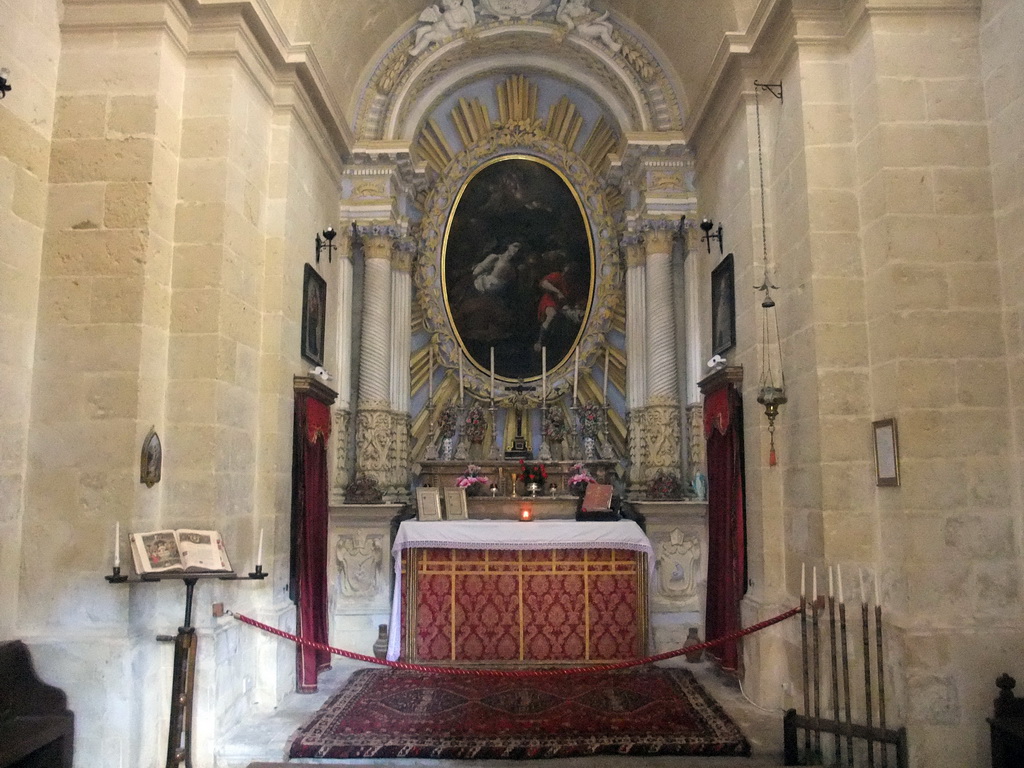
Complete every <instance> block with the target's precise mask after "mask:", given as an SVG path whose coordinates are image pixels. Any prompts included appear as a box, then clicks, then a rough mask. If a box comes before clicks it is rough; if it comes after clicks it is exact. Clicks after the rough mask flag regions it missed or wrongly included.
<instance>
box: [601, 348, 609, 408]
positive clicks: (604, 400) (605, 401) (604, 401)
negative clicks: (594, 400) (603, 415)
mask: <svg viewBox="0 0 1024 768" xmlns="http://www.w3.org/2000/svg"><path fill="white" fill-rule="evenodd" d="M601 403H602V404H603V405H608V347H605V348H604V386H603V387H602V389H601Z"/></svg>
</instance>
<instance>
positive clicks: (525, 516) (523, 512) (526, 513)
mask: <svg viewBox="0 0 1024 768" xmlns="http://www.w3.org/2000/svg"><path fill="white" fill-rule="evenodd" d="M519 519H520V520H524V521H529V520H532V519H533V510H532V509H530V508H529V507H523V508H522V509H520V510H519Z"/></svg>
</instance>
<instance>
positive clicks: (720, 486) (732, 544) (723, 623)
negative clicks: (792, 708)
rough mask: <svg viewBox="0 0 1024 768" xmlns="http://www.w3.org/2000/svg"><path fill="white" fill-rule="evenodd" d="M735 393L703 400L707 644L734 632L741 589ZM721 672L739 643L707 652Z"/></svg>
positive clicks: (733, 660) (724, 391) (743, 562)
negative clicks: (705, 488)
mask: <svg viewBox="0 0 1024 768" xmlns="http://www.w3.org/2000/svg"><path fill="white" fill-rule="evenodd" d="M742 414H743V411H742V408H741V403H740V397H739V394H738V393H737V392H736V390H735V389H734V388H733V386H732V385H731V384H728V385H726V386H725V387H723V388H721V389H719V390H716V391H715V392H712V393H711V394H709V395H708V396H707V397H706V398H705V401H704V435H705V437H706V438H707V451H708V597H707V626H706V628H705V632H706V634H707V639H708V640H715V639H717V638H719V637H723V636H724V635H728V634H730V633H732V632H737V631H739V630H740V629H741V628H742V627H741V626H740V623H741V622H740V601H741V600H742V599H743V593H744V592H745V591H746V583H747V555H746V540H745V539H746V530H745V528H746V526H745V521H744V513H743V431H742ZM708 653H710V654H711V655H712V656H714V657H715V658H716V659H718V662H719V664H720V665H721V666H722V668H723V669H728V670H738V669H739V659H740V654H739V643H738V642H736V643H725V644H724V645H721V646H719V647H718V648H715V649H712V650H709V651H708Z"/></svg>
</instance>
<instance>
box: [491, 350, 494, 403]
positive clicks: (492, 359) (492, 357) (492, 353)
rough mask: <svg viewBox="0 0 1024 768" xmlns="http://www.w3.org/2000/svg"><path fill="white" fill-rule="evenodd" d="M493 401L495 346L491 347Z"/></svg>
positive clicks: (492, 389)
mask: <svg viewBox="0 0 1024 768" xmlns="http://www.w3.org/2000/svg"><path fill="white" fill-rule="evenodd" d="M491 402H492V403H493V402H494V347H491Z"/></svg>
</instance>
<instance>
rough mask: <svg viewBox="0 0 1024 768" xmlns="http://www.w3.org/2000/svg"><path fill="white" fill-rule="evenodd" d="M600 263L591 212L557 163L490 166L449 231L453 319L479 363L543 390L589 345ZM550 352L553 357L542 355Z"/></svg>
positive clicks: (445, 284) (444, 271) (447, 272)
mask: <svg viewBox="0 0 1024 768" xmlns="http://www.w3.org/2000/svg"><path fill="white" fill-rule="evenodd" d="M595 272H596V258H595V249H594V237H593V232H592V228H591V222H590V219H589V216H588V215H587V210H586V207H585V206H584V204H583V201H582V199H581V198H580V195H579V193H578V192H577V190H576V188H575V187H574V186H573V184H572V183H571V182H570V180H569V179H568V178H567V177H566V175H565V174H564V173H563V172H561V170H559V168H558V167H557V166H555V164H553V163H552V162H550V161H548V160H545V159H544V158H542V157H539V156H537V155H533V154H528V153H515V154H505V155H500V156H497V157H492V158H490V159H488V160H487V161H485V162H483V163H481V164H480V165H479V166H478V167H477V168H476V169H475V170H473V171H472V172H471V173H470V174H469V175H468V176H467V177H466V179H465V181H464V182H463V183H462V185H461V187H460V188H459V190H458V192H457V194H456V195H455V198H454V200H453V202H452V205H451V210H450V212H449V214H448V217H447V221H446V222H445V227H444V235H443V241H442V245H441V263H440V278H441V288H442V296H443V300H444V308H445V314H446V315H447V319H448V322H449V324H450V326H451V329H452V332H453V334H454V338H455V341H456V343H457V344H458V346H459V347H460V348H461V350H462V351H463V353H464V354H465V355H466V357H467V358H468V360H469V362H470V364H471V365H472V366H475V367H476V368H477V369H478V370H480V371H484V372H486V373H488V374H489V373H490V367H491V355H492V350H493V359H494V371H495V379H497V380H499V381H501V382H512V381H518V380H522V381H524V382H530V381H535V380H537V379H539V378H541V375H542V365H543V363H542V359H543V357H544V356H546V358H547V367H548V370H550V369H553V368H558V367H559V366H560V365H561V364H562V363H563V362H564V361H566V360H567V359H568V358H569V357H570V356H571V355H572V354H573V351H574V350H575V348H576V346H577V345H578V344H579V342H580V339H581V338H582V336H583V333H584V329H585V328H586V326H587V320H588V319H589V317H590V314H591V310H592V308H593V299H594V283H595ZM542 348H543V349H544V351H545V353H546V354H545V355H543V356H542Z"/></svg>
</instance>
